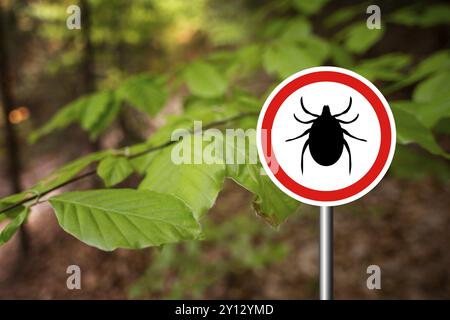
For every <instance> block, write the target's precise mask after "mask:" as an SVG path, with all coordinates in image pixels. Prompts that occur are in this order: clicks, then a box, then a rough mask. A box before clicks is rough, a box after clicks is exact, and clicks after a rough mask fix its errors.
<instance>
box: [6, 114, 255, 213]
mask: <svg viewBox="0 0 450 320" xmlns="http://www.w3.org/2000/svg"><path fill="white" fill-rule="evenodd" d="M257 115H258V113H256V112H245V113H240V114H237V115H235V116H232V117H229V118H225V119H222V120H218V121H213V122H211V123H209V124H207V125H206V126H204V127H203V129H209V128H213V127H217V126H221V125H225V124H227V123H230V122H233V121H236V120H239V119H242V118H245V117H249V116H257ZM191 133H196V131H191ZM176 142H178V141H176V140H168V141H166V142H164V143H162V144H160V145H157V146H154V147H151V148H149V149H147V150H144V151H141V152H138V153H135V154H132V155H129V156H126V158H128V159H134V158H138V157H140V156H143V155H146V154H148V153H151V152H154V151H158V150H161V149H164V148H167V147H168V146H170V145H172V144H174V143H176ZM96 172H97V170H96V169H95V170H90V171H88V172H86V173H84V174H82V175H79V176H76V177H74V178H72V179H70V180H67V181H65V182H63V183H60V184H58V185H56V186H54V187H53V188H50V189H49V190H46V191H44V192H41V193H40V194H35V195H33V196H31V197H28V198H25V199H23V200H21V201H19V202H16V203H14V204H12V205H11V206H9V207H6V208H3V209H2V210H0V214H4V213H5V212H7V211H9V210H12V209H14V208H17V207H19V206H21V205H23V204H25V203H27V202H29V201H32V200H35V199H36V198H38V197H42V196H45V195H47V194H49V193H50V192H53V191H55V190H57V189H60V188H62V187H64V186H66V185H69V184H72V183H74V182H77V181H79V180H82V179H84V178H86V177H89V176H92V175H94V174H95V173H96ZM42 202H43V201H42ZM42 202H38V203H35V204H32V205H30V207H32V206H34V205H36V204H40V203H42Z"/></svg>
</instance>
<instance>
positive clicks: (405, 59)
mask: <svg viewBox="0 0 450 320" xmlns="http://www.w3.org/2000/svg"><path fill="white" fill-rule="evenodd" d="M410 62H411V57H410V56H408V55H405V54H402V53H390V54H386V55H383V56H381V57H377V58H373V59H366V60H363V61H362V62H361V63H360V64H358V66H357V67H355V68H354V71H355V72H357V73H359V74H361V75H362V76H364V77H365V78H367V79H369V80H371V81H374V80H385V81H394V80H400V79H402V78H404V76H403V73H402V72H401V70H402V69H403V68H405V67H406V66H407V65H408V64H409V63H410Z"/></svg>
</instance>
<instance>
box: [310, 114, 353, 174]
mask: <svg viewBox="0 0 450 320" xmlns="http://www.w3.org/2000/svg"><path fill="white" fill-rule="evenodd" d="M308 140H309V151H310V152H311V156H312V157H313V159H314V161H316V162H317V163H318V164H320V165H322V166H331V165H332V164H335V163H336V162H337V161H338V160H339V158H340V157H341V154H342V150H343V148H344V134H343V133H342V128H341V126H340V124H339V122H338V121H337V120H336V119H334V118H333V117H331V116H330V117H326V116H325V117H324V116H320V117H319V118H317V119H316V121H314V123H313V125H312V126H311V131H310V132H309V139H308Z"/></svg>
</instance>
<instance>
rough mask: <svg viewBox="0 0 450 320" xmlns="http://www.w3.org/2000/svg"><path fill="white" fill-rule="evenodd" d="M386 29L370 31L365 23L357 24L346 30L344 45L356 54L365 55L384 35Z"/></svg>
mask: <svg viewBox="0 0 450 320" xmlns="http://www.w3.org/2000/svg"><path fill="white" fill-rule="evenodd" d="M384 29H385V28H383V27H382V28H381V29H369V28H367V26H366V24H365V23H355V24H353V25H351V26H350V27H348V28H347V29H345V30H344V32H343V35H344V45H345V47H346V48H347V49H348V50H349V51H351V52H354V53H364V52H366V51H367V50H368V49H369V48H370V47H372V46H373V45H374V44H375V43H376V42H378V40H380V39H381V37H382V36H383V34H384Z"/></svg>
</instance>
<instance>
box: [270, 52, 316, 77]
mask: <svg viewBox="0 0 450 320" xmlns="http://www.w3.org/2000/svg"><path fill="white" fill-rule="evenodd" d="M318 65H320V59H319V58H318V57H317V56H315V55H312V54H311V52H310V51H309V50H307V49H306V48H301V47H299V46H296V45H294V44H292V43H276V44H273V45H270V46H268V47H267V48H266V50H265V51H264V52H263V66H264V69H265V70H266V72H267V73H269V74H275V75H277V76H278V77H279V78H281V79H283V78H286V77H287V76H290V75H292V74H293V73H295V72H298V71H300V70H302V69H305V68H309V67H314V66H318Z"/></svg>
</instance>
